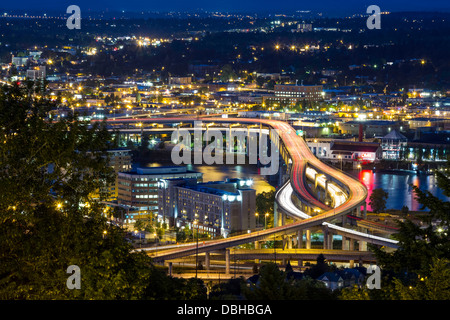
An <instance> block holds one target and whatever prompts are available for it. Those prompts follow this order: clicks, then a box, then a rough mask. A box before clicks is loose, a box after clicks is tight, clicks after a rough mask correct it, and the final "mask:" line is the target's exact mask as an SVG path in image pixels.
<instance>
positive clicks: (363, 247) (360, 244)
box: [358, 240, 367, 251]
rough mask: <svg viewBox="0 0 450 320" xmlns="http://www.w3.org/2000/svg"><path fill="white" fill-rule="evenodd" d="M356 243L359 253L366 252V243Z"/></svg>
mask: <svg viewBox="0 0 450 320" xmlns="http://www.w3.org/2000/svg"><path fill="white" fill-rule="evenodd" d="M358 242H359V251H367V242H366V241H361V240H360V241H358Z"/></svg>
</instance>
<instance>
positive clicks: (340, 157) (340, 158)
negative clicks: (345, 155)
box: [338, 155, 342, 171]
mask: <svg viewBox="0 0 450 320" xmlns="http://www.w3.org/2000/svg"><path fill="white" fill-rule="evenodd" d="M338 158H339V160H340V161H341V171H342V156H341V155H339V156H338Z"/></svg>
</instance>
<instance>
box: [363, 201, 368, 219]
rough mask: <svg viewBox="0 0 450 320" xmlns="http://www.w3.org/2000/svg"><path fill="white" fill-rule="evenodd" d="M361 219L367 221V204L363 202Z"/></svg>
mask: <svg viewBox="0 0 450 320" xmlns="http://www.w3.org/2000/svg"><path fill="white" fill-rule="evenodd" d="M363 212H364V213H363V219H367V204H366V203H365V202H364V211H363Z"/></svg>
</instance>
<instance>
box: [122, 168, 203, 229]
mask: <svg viewBox="0 0 450 320" xmlns="http://www.w3.org/2000/svg"><path fill="white" fill-rule="evenodd" d="M177 178H193V179H196V180H197V181H199V182H201V181H202V179H203V174H202V173H200V172H196V171H190V170H188V169H187V168H186V167H178V166H168V167H148V168H136V169H134V170H132V171H129V172H119V174H118V198H117V201H118V204H119V205H122V206H125V207H128V208H130V210H129V211H128V214H127V216H126V217H125V218H126V219H127V220H128V222H134V221H135V220H136V219H141V218H151V219H153V220H158V221H163V216H162V215H161V214H160V213H159V212H158V182H159V181H160V180H165V179H177Z"/></svg>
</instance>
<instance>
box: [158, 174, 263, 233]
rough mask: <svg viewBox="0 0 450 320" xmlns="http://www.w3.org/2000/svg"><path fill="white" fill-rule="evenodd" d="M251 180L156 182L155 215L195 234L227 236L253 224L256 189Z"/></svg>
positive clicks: (254, 220) (177, 180)
mask: <svg viewBox="0 0 450 320" xmlns="http://www.w3.org/2000/svg"><path fill="white" fill-rule="evenodd" d="M250 186H251V180H244V179H232V180H227V181H212V182H207V183H197V181H195V180H193V179H163V180H161V181H160V182H159V190H158V204H159V215H163V216H164V218H165V219H166V220H167V221H168V222H169V225H170V226H176V227H188V228H190V229H191V228H195V229H196V228H198V232H199V233H206V234H210V235H211V236H213V237H214V236H219V235H221V236H224V237H227V236H228V235H229V234H230V233H232V232H240V231H247V230H250V229H254V228H255V227H256V219H255V206H256V191H255V190H254V189H251V188H250Z"/></svg>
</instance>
